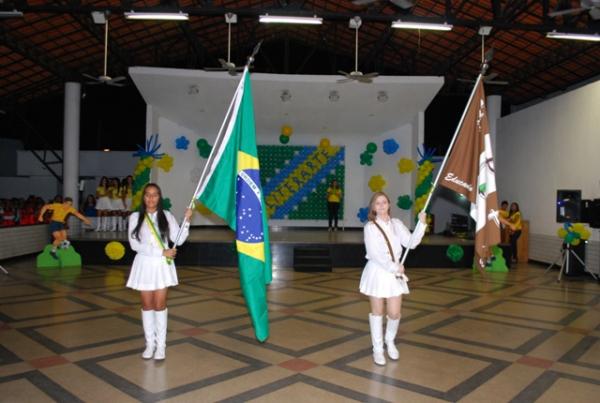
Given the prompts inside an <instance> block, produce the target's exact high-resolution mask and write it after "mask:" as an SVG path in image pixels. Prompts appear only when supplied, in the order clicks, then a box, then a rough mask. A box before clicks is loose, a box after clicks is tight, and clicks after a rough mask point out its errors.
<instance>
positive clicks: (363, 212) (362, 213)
mask: <svg viewBox="0 0 600 403" xmlns="http://www.w3.org/2000/svg"><path fill="white" fill-rule="evenodd" d="M356 217H358V219H359V220H360V222H361V223H363V224H364V223H366V222H367V220H368V219H369V208H368V207H361V208H359V209H358V213H356Z"/></svg>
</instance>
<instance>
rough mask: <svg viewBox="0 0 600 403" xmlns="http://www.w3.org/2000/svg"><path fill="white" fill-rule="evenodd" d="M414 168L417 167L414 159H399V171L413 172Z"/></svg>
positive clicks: (402, 172)
mask: <svg viewBox="0 0 600 403" xmlns="http://www.w3.org/2000/svg"><path fill="white" fill-rule="evenodd" d="M413 169H415V162H414V161H413V160H411V159H408V158H400V161H398V171H399V172H400V173H401V174H407V173H409V172H412V170H413Z"/></svg>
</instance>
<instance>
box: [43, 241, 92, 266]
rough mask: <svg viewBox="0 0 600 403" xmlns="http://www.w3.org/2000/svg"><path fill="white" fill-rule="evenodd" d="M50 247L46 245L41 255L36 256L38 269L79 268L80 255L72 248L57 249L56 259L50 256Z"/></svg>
mask: <svg viewBox="0 0 600 403" xmlns="http://www.w3.org/2000/svg"><path fill="white" fill-rule="evenodd" d="M51 250H52V245H46V246H45V247H44V250H43V252H42V253H40V254H39V255H38V256H37V259H36V261H37V267H38V268H62V267H81V255H80V254H79V253H77V252H76V251H75V248H73V246H69V247H68V248H66V249H61V248H59V249H58V250H57V251H56V255H57V256H58V259H55V258H53V257H52V255H51V254H50V251H51Z"/></svg>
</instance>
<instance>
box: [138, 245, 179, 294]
mask: <svg viewBox="0 0 600 403" xmlns="http://www.w3.org/2000/svg"><path fill="white" fill-rule="evenodd" d="M177 284H179V282H178V281H177V272H176V270H175V264H174V263H171V264H168V263H167V259H166V258H165V257H164V256H160V257H159V256H144V255H140V254H139V253H138V254H137V255H135V259H134V260H133V265H132V266H131V272H130V273H129V279H128V280H127V287H129V288H133V289H134V290H138V291H154V290H161V289H163V288H167V287H173V286H175V285H177Z"/></svg>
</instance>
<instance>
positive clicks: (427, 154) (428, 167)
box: [415, 146, 439, 216]
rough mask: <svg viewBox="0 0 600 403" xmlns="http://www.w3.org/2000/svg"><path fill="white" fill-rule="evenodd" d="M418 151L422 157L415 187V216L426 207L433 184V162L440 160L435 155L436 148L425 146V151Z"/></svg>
mask: <svg viewBox="0 0 600 403" xmlns="http://www.w3.org/2000/svg"><path fill="white" fill-rule="evenodd" d="M417 152H418V153H419V155H420V156H421V159H420V160H419V163H418V164H419V168H418V171H417V186H416V188H415V216H416V215H417V214H419V213H420V212H421V211H422V210H423V208H424V207H425V202H426V201H427V197H428V196H429V193H430V192H431V186H432V185H433V168H434V165H433V163H434V162H437V161H439V159H437V158H435V157H434V156H433V154H434V152H435V149H426V148H425V146H423V151H421V150H420V149H417Z"/></svg>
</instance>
